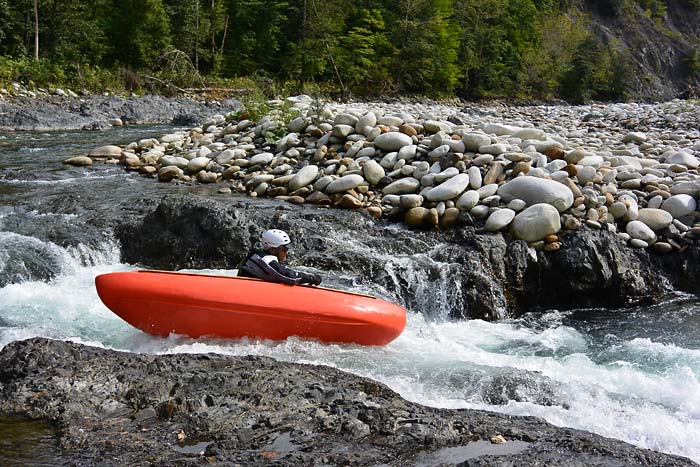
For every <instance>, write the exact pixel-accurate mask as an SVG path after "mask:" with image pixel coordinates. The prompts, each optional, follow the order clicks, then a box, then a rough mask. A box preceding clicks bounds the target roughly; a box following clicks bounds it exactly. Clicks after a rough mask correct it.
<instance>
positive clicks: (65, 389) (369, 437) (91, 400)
mask: <svg viewBox="0 0 700 467" xmlns="http://www.w3.org/2000/svg"><path fill="white" fill-rule="evenodd" d="M7 414H12V415H21V416H26V417H29V418H31V419H45V420H48V421H49V422H50V423H51V424H53V425H54V426H56V427H58V428H59V435H58V443H59V448H60V450H61V452H62V456H63V458H65V459H69V461H70V465H78V466H83V465H86V466H87V465H96V464H99V465H103V466H117V465H119V466H121V465H163V466H167V465H173V466H174V465H183V466H184V465H204V464H206V465H290V466H291V465H308V466H331V465H357V466H360V465H390V466H409V465H426V466H437V465H462V466H482V465H483V466H486V465H489V466H494V465H496V466H516V465H517V466H535V465H548V466H581V465H601V466H618V465H637V466H691V465H697V464H694V463H693V462H691V461H689V460H687V459H684V458H681V457H678V456H672V455H667V454H662V453H658V452H654V451H650V450H645V449H640V448H636V447H634V446H632V445H629V444H626V443H624V442H621V441H617V440H612V439H607V438H603V437H601V436H598V435H593V434H590V433H586V432H582V431H578V430H572V429H564V428H557V427H555V426H552V425H549V424H547V423H545V422H544V421H542V420H541V419H538V418H534V417H513V416H507V415H499V414H495V413H489V412H483V411H475V410H447V409H435V408H429V407H424V406H421V405H418V404H414V403H410V402H407V401H405V400H403V399H402V398H401V397H400V396H398V395H397V394H396V393H394V392H393V391H391V390H390V389H388V388H387V387H385V386H383V385H382V384H379V383H376V382H374V381H371V380H369V379H366V378H362V377H358V376H354V375H351V374H348V373H343V372H341V371H339V370H336V369H333V368H328V367H319V366H309V365H300V364H294V363H283V362H277V361H274V360H272V359H268V358H261V357H250V356H249V357H226V356H221V355H212V354H208V355H186V354H179V355H166V356H153V355H138V354H129V353H119V352H115V351H110V350H104V349H98V348H93V347H87V346H83V345H80V344H75V343H68V342H61V341H52V340H47V339H40V338H36V339H31V340H27V341H17V342H13V343H11V344H9V345H7V346H6V347H5V348H4V349H3V350H2V352H0V415H7ZM504 441H505V442H504Z"/></svg>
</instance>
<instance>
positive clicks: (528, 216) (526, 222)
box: [510, 203, 561, 243]
mask: <svg viewBox="0 0 700 467" xmlns="http://www.w3.org/2000/svg"><path fill="white" fill-rule="evenodd" d="M510 225H511V232H512V234H513V236H514V237H515V238H517V239H518V240H525V241H526V242H528V243H533V242H538V241H540V240H542V239H544V238H545V237H546V236H547V235H553V234H556V233H558V232H559V231H560V230H561V219H560V217H559V211H558V210H557V209H556V208H555V207H554V206H552V205H551V204H546V203H539V204H534V205H532V206H530V207H528V208H526V209H524V210H523V211H521V212H520V213H518V214H517V215H516V216H515V218H514V219H513V221H512V222H511V224H510Z"/></svg>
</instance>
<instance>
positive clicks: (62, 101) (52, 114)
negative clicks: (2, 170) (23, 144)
mask: <svg viewBox="0 0 700 467" xmlns="http://www.w3.org/2000/svg"><path fill="white" fill-rule="evenodd" d="M239 107H240V103H239V102H238V101H237V100H235V99H227V100H224V101H204V100H194V99H188V98H177V99H171V98H165V97H162V96H132V97H126V98H124V97H117V96H100V95H88V96H77V95H75V94H73V93H72V94H71V95H68V94H66V93H62V94H59V95H55V94H54V95H48V94H46V95H34V96H32V95H28V94H26V93H25V95H18V96H3V95H2V94H0V131H57V130H103V129H107V128H111V127H114V126H122V125H141V124H147V123H148V124H153V123H167V124H172V125H178V126H193V125H196V124H198V123H199V122H201V121H203V120H204V119H205V118H207V117H208V116H210V115H213V114H216V113H220V112H231V111H235V110H236V109H238V108H239Z"/></svg>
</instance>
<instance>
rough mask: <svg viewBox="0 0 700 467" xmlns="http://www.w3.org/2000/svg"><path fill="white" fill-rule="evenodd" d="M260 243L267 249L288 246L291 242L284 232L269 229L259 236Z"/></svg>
mask: <svg viewBox="0 0 700 467" xmlns="http://www.w3.org/2000/svg"><path fill="white" fill-rule="evenodd" d="M260 243H262V247H263V248H264V249H268V248H277V247H280V246H282V245H289V244H290V243H292V241H291V240H290V239H289V235H287V232H285V231H284V230H279V229H270V230H266V231H264V232H263V233H262V235H261V236H260Z"/></svg>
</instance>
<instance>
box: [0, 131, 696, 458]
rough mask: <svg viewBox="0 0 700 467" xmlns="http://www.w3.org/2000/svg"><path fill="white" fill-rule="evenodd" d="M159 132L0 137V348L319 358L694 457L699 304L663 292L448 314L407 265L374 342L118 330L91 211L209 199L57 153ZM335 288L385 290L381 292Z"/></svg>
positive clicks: (107, 244)
mask: <svg viewBox="0 0 700 467" xmlns="http://www.w3.org/2000/svg"><path fill="white" fill-rule="evenodd" d="M168 130H169V129H167V128H162V127H153V126H151V127H129V128H124V129H115V130H110V131H106V132H52V133H18V134H0V348H1V347H4V346H5V345H7V344H8V343H10V342H13V341H16V340H21V339H27V338H30V337H35V336H43V337H49V338H54V339H61V340H69V341H74V342H80V343H84V344H88V345H94V346H99V347H105V348H110V349H117V350H124V351H129V352H144V353H153V354H168V353H180V352H188V353H207V352H216V353H221V354H228V355H264V356H270V357H273V358H276V359H280V360H285V361H292V362H300V363H312V364H321V365H329V366H333V367H337V368H340V369H342V370H346V371H349V372H352V373H356V374H359V375H362V376H367V377H370V378H372V379H374V380H377V381H380V382H382V383H384V384H386V385H388V386H389V387H391V388H392V389H394V390H395V391H397V392H398V393H400V394H401V395H402V396H403V397H404V398H406V399H408V400H411V401H415V402H418V403H421V404H424V405H428V406H434V407H445V408H477V409H486V410H493V411H497V412H501V413H507V414H513V415H534V416H538V417H542V418H544V419H546V420H547V421H549V422H551V423H553V424H556V425H560V426H567V427H573V428H579V429H583V430H587V431H592V432H595V433H598V434H601V435H604V436H608V437H613V438H618V439H621V440H624V441H628V442H630V443H633V444H636V445H639V446H643V447H647V448H651V449H656V450H659V451H663V452H668V453H674V454H680V455H683V456H687V457H689V458H691V459H693V460H695V461H696V462H700V339H698V338H697V331H696V330H697V329H698V328H700V300H698V299H697V298H696V297H694V296H687V295H682V294H673V295H671V296H669V297H668V298H667V299H666V300H665V301H664V302H663V303H661V304H658V305H656V306H653V307H645V308H635V309H626V310H607V309H595V310H591V309H581V310H573V311H556V310H552V311H550V312H548V313H544V314H532V315H528V316H526V317H524V318H520V319H511V320H505V321H502V322H499V323H487V322H483V321H478V320H473V321H450V320H448V319H447V316H448V315H449V307H450V304H449V302H448V300H446V299H445V297H447V296H448V294H447V293H446V290H448V289H449V288H450V287H451V286H452V285H453V284H452V283H451V281H450V278H449V277H444V278H441V281H439V282H438V284H439V287H435V285H434V284H435V283H433V284H432V285H431V286H428V285H427V284H425V283H423V282H422V278H421V277H420V275H418V274H415V275H411V274H408V276H409V277H403V279H405V280H408V281H410V282H411V284H412V286H413V288H414V290H416V294H417V300H416V303H417V305H415V306H413V309H409V317H408V323H407V327H406V330H405V331H404V333H403V334H402V335H401V336H400V337H399V338H398V339H397V340H396V341H394V342H392V343H391V344H389V345H387V346H386V347H381V348H375V347H369V348H363V347H359V346H354V345H325V344H320V343H317V342H313V341H304V340H299V339H296V338H290V339H288V340H287V341H284V342H260V341H248V340H243V341H225V340H212V339H198V340H192V339H186V338H183V337H177V336H171V337H169V338H167V339H162V338H155V337H151V336H149V335H146V334H144V333H142V332H140V331H138V330H136V329H134V328H132V327H131V326H129V325H128V324H126V323H125V322H123V321H121V319H120V318H118V317H117V316H115V315H113V314H112V313H111V312H110V311H109V310H108V309H107V308H105V307H104V306H103V305H102V303H101V302H100V300H99V298H98V297H97V293H96V291H95V288H94V278H95V276H96V275H97V274H101V273H104V272H110V271H126V270H133V269H136V268H138V265H134V264H123V263H121V262H120V257H119V245H118V244H117V243H116V242H115V241H114V240H113V239H112V236H111V232H110V231H109V230H108V229H107V228H106V227H105V228H103V229H101V228H100V225H102V224H103V223H104V222H103V221H102V220H101V219H102V218H104V217H105V216H109V215H110V213H113V212H115V211H114V209H113V208H114V206H115V205H116V204H119V203H129V202H134V203H136V202H137V201H138V200H139V199H140V198H143V197H152V196H159V195H165V194H166V193H176V192H188V191H189V192H194V193H195V194H199V195H210V196H217V195H216V194H214V193H208V191H207V189H206V188H192V187H184V186H174V185H170V184H159V183H157V182H155V181H153V180H144V179H142V178H141V177H140V176H139V175H137V174H135V173H127V172H125V171H124V170H123V168H121V167H118V166H107V165H104V164H96V165H94V166H93V167H89V168H74V167H69V166H65V165H63V164H62V163H61V161H62V160H64V159H66V158H67V157H70V156H72V155H84V154H86V153H87V151H88V150H89V149H90V148H92V147H95V146H97V145H101V144H108V143H127V142H130V141H134V140H138V139H140V138H145V137H151V136H160V135H162V134H164V133H166V132H168ZM228 196H230V195H228ZM112 215H113V214H112ZM105 224H106V223H105ZM424 260H425V258H421V259H420V261H424ZM415 261H417V259H416V258H414V257H411V256H405V257H391V258H386V267H387V268H392V267H393V266H396V265H401V270H402V271H406V270H408V271H409V272H410V265H411V263H412V262H415ZM205 272H215V273H217V274H222V273H223V274H232V273H233V271H218V270H217V271H205ZM389 272H390V273H391V271H389ZM358 282H359V281H358ZM352 283H353V281H352V280H344V281H343V283H342V284H333V283H329V284H328V285H330V286H334V285H336V286H338V287H341V286H342V287H344V288H348V287H349V286H348V284H352ZM350 287H352V286H350ZM351 290H354V291H356V292H369V293H373V294H379V295H383V296H384V297H386V298H390V299H391V294H389V293H388V292H387V291H383V290H378V289H372V290H368V289H365V288H361V287H360V286H357V287H355V288H351ZM436 304H437V309H436ZM427 310H430V312H428V311H427Z"/></svg>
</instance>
